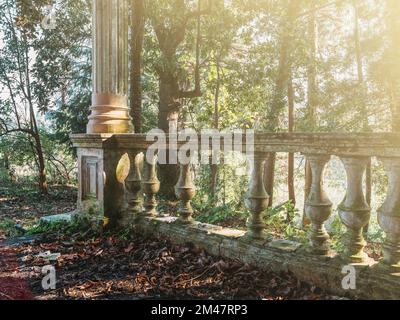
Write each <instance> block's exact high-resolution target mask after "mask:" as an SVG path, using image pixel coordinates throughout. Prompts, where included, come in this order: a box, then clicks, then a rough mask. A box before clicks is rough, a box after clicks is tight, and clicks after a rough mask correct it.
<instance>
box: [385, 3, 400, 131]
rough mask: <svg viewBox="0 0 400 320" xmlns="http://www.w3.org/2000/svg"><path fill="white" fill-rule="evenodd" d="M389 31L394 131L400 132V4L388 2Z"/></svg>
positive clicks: (390, 92) (390, 90)
mask: <svg viewBox="0 0 400 320" xmlns="http://www.w3.org/2000/svg"><path fill="white" fill-rule="evenodd" d="M387 13H388V18H387V23H388V26H387V30H388V33H389V46H388V53H389V55H388V60H389V64H390V65H389V74H388V78H389V79H388V82H389V94H390V96H391V113H392V131H393V132H400V92H399V88H400V66H399V63H398V54H399V52H400V42H399V33H400V21H399V16H400V2H399V1H398V0H387Z"/></svg>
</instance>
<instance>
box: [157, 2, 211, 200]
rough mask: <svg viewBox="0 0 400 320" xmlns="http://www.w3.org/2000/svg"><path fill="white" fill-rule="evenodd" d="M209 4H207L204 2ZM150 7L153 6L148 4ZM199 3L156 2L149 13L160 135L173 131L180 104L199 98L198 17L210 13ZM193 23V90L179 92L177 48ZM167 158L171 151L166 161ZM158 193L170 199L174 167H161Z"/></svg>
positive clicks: (174, 176) (175, 167)
mask: <svg viewBox="0 0 400 320" xmlns="http://www.w3.org/2000/svg"><path fill="white" fill-rule="evenodd" d="M208 3H209V4H211V2H208ZM152 4H154V2H153V3H152ZM201 4H202V3H201V0H198V5H197V8H191V7H190V5H189V4H186V2H185V1H184V0H174V1H166V0H163V1H157V5H154V6H152V9H151V10H150V9H149V11H150V12H149V14H150V20H151V23H152V26H153V28H154V31H155V34H156V37H157V41H158V44H159V49H160V52H161V59H160V63H158V64H157V65H156V71H157V74H158V77H159V92H158V96H159V107H158V127H159V128H160V129H162V130H163V131H164V132H170V131H171V130H172V131H176V130H177V128H178V116H179V110H180V109H181V100H182V99H184V98H189V99H191V98H196V97H200V96H201V90H200V72H199V67H200V66H199V65H200V61H199V59H200V43H199V42H200V17H201V16H202V15H203V14H205V13H208V12H209V11H210V6H208V7H207V8H206V9H204V10H203V9H202V6H201ZM193 20H194V21H196V22H197V23H196V27H195V29H196V31H197V37H196V39H197V41H196V63H195V68H194V88H193V90H189V91H188V90H184V89H182V86H181V84H182V82H186V81H182V80H187V79H182V78H180V77H179V76H180V75H182V66H180V65H179V59H178V58H179V54H178V47H179V46H180V45H181V44H182V42H183V41H184V40H185V37H186V34H187V31H188V29H189V25H190V23H191V22H192V21H193ZM170 155H171V151H170V152H169V154H167V157H169V156H170ZM159 174H160V179H161V182H162V183H161V186H162V187H161V190H160V193H162V194H163V195H165V196H166V197H169V198H173V197H174V195H175V192H174V186H175V184H176V181H177V178H178V167H177V166H176V165H173V164H168V165H161V166H160V170H159Z"/></svg>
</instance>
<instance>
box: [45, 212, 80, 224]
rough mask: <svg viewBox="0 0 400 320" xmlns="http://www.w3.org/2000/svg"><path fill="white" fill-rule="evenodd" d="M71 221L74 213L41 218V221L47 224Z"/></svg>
mask: <svg viewBox="0 0 400 320" xmlns="http://www.w3.org/2000/svg"><path fill="white" fill-rule="evenodd" d="M71 219H72V213H62V214H55V215H52V216H45V217H41V218H40V221H43V222H46V223H54V222H70V221H71Z"/></svg>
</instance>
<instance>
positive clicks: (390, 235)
mask: <svg viewBox="0 0 400 320" xmlns="http://www.w3.org/2000/svg"><path fill="white" fill-rule="evenodd" d="M382 162H383V164H384V166H385V170H386V172H387V175H388V178H389V186H388V191H387V196H386V200H385V202H384V203H383V205H382V207H381V208H379V209H378V222H379V225H380V226H381V228H382V229H383V231H385V233H386V239H385V243H384V244H383V248H382V251H383V260H382V265H383V266H386V267H388V268H389V269H390V271H392V272H400V158H384V159H382Z"/></svg>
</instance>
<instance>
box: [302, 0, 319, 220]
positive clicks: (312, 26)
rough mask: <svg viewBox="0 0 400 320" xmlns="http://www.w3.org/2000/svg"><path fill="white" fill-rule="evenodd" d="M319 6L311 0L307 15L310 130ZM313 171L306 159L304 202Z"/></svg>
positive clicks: (315, 102)
mask: <svg viewBox="0 0 400 320" xmlns="http://www.w3.org/2000/svg"><path fill="white" fill-rule="evenodd" d="M316 14H317V6H316V3H315V1H311V2H310V10H309V12H308V17H307V44H308V46H307V48H308V59H307V112H306V123H307V127H308V128H309V130H310V131H315V129H316V119H315V113H316V109H317V106H318V92H317V81H316V76H317V61H316V55H317V30H318V27H317V16H316ZM311 182H312V172H311V166H310V162H309V161H308V160H307V159H306V160H305V167H304V202H306V201H307V199H308V196H309V194H310V191H311ZM302 223H303V225H307V224H308V218H307V216H306V213H305V210H304V209H303V219H302Z"/></svg>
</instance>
